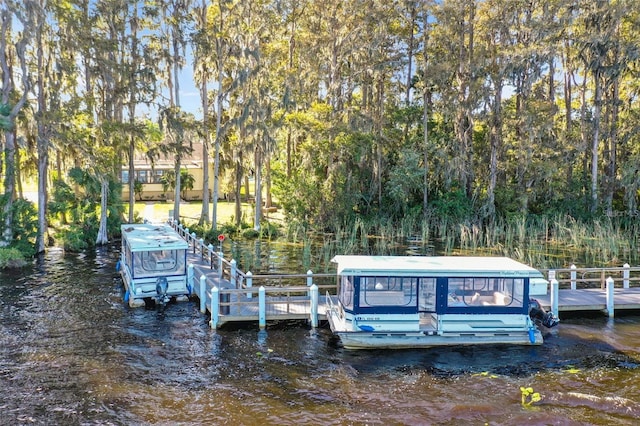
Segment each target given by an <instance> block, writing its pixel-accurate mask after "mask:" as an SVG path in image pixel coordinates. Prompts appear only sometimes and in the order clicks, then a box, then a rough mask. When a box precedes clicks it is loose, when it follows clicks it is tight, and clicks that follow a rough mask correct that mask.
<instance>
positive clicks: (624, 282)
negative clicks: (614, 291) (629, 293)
mask: <svg viewBox="0 0 640 426" xmlns="http://www.w3.org/2000/svg"><path fill="white" fill-rule="evenodd" d="M622 267H623V268H624V269H623V270H622V288H629V268H631V266H629V264H628V263H625V264H624V265H622Z"/></svg>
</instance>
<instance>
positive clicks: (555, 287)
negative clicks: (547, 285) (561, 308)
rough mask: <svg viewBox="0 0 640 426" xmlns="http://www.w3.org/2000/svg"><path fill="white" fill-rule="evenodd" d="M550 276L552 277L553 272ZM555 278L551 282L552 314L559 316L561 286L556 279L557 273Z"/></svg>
mask: <svg viewBox="0 0 640 426" xmlns="http://www.w3.org/2000/svg"><path fill="white" fill-rule="evenodd" d="M549 275H551V271H549ZM553 275H554V278H553V279H552V280H551V312H553V315H555V316H558V295H559V292H560V284H559V283H558V280H556V279H555V271H554V273H553Z"/></svg>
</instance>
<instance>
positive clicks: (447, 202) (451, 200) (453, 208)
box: [431, 188, 472, 223]
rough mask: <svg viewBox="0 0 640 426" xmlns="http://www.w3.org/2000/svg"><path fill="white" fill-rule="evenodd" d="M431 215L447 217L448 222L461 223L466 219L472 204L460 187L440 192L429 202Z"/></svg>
mask: <svg viewBox="0 0 640 426" xmlns="http://www.w3.org/2000/svg"><path fill="white" fill-rule="evenodd" d="M431 207H432V209H433V216H435V217H438V218H447V219H448V220H449V222H453V223H461V222H464V220H465V219H468V218H469V216H470V214H471V212H472V206H471V202H470V201H469V199H468V198H467V197H466V195H465V194H464V191H463V190H462V189H461V188H453V189H452V190H451V191H448V192H445V193H443V194H440V195H439V196H438V197H437V198H435V199H434V200H433V202H432V204H431Z"/></svg>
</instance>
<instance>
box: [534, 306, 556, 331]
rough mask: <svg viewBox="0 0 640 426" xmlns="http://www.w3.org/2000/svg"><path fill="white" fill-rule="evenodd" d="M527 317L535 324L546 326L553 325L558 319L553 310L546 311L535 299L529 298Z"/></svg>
mask: <svg viewBox="0 0 640 426" xmlns="http://www.w3.org/2000/svg"><path fill="white" fill-rule="evenodd" d="M529 317H530V318H531V320H532V321H533V322H534V323H536V324H537V325H540V324H542V325H544V326H545V327H547V328H551V327H555V326H556V325H558V323H559V322H560V320H559V319H558V317H556V316H555V315H554V314H553V312H546V311H545V310H544V308H543V307H542V306H541V305H540V302H538V301H537V300H536V299H529Z"/></svg>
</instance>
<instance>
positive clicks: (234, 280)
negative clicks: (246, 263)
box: [229, 259, 238, 288]
mask: <svg viewBox="0 0 640 426" xmlns="http://www.w3.org/2000/svg"><path fill="white" fill-rule="evenodd" d="M230 263H231V276H230V277H229V278H230V281H231V285H232V286H233V288H238V284H237V277H236V276H237V275H238V263H237V262H236V260H235V259H231V262H230Z"/></svg>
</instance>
